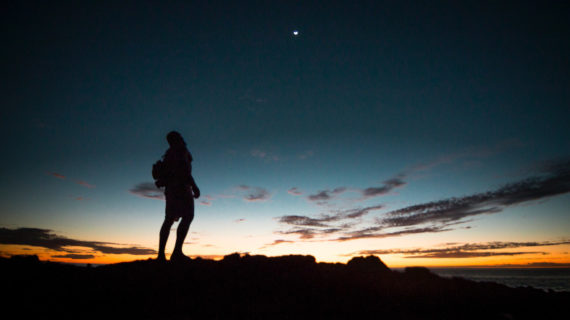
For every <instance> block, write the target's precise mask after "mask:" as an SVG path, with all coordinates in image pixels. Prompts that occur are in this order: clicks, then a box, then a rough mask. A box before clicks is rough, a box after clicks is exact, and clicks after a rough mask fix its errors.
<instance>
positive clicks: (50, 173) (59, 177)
mask: <svg viewBox="0 0 570 320" xmlns="http://www.w3.org/2000/svg"><path fill="white" fill-rule="evenodd" d="M47 174H49V175H51V176H54V177H56V178H58V179H62V180H65V176H64V175H63V174H59V173H57V172H48V173H47Z"/></svg>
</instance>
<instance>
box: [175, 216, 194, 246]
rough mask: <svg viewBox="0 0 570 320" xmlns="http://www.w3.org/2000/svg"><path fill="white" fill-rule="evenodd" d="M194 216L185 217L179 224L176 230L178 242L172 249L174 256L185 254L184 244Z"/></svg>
mask: <svg viewBox="0 0 570 320" xmlns="http://www.w3.org/2000/svg"><path fill="white" fill-rule="evenodd" d="M192 218H194V217H193V216H189V217H183V218H182V221H180V223H179V224H178V230H176V244H175V245H174V251H172V255H173V256H183V255H184V254H183V253H182V245H183V244H184V240H185V239H186V235H187V234H188V229H190V223H191V222H192Z"/></svg>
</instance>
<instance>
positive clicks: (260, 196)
mask: <svg viewBox="0 0 570 320" xmlns="http://www.w3.org/2000/svg"><path fill="white" fill-rule="evenodd" d="M238 189H240V190H243V191H245V195H243V197H242V199H243V200H245V201H247V202H261V201H267V200H269V199H270V198H271V193H269V191H267V189H265V188H261V187H250V186H247V185H244V184H242V185H240V186H238Z"/></svg>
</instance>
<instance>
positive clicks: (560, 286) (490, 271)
mask: <svg viewBox="0 0 570 320" xmlns="http://www.w3.org/2000/svg"><path fill="white" fill-rule="evenodd" d="M429 269H430V270H431V272H433V273H435V274H437V275H439V276H441V277H445V278H451V277H461V278H465V279H469V280H473V281H491V282H496V283H500V284H504V285H506V286H509V287H513V288H516V287H533V288H537V289H542V290H545V291H547V290H554V291H567V292H570V268H429Z"/></svg>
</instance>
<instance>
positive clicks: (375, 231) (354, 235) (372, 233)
mask: <svg viewBox="0 0 570 320" xmlns="http://www.w3.org/2000/svg"><path fill="white" fill-rule="evenodd" d="M381 229H382V228H381V227H371V228H366V229H363V230H358V231H353V232H348V233H347V235H345V236H342V237H338V238H336V239H332V240H331V241H349V240H357V239H370V238H389V237H399V236H404V235H409V234H419V233H438V232H444V231H450V230H452V229H450V228H448V226H431V227H423V228H408V229H403V230H398V231H391V232H379V231H380V230H381Z"/></svg>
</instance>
